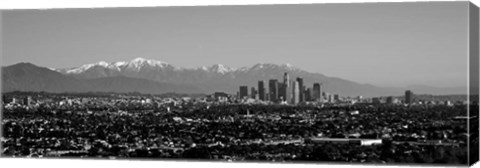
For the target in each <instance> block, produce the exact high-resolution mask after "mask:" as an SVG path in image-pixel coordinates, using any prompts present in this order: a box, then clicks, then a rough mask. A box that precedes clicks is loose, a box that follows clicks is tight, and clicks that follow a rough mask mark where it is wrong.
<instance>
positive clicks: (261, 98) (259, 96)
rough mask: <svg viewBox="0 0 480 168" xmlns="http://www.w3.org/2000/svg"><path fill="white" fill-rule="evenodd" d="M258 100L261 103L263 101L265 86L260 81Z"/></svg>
mask: <svg viewBox="0 0 480 168" xmlns="http://www.w3.org/2000/svg"><path fill="white" fill-rule="evenodd" d="M258 98H259V99H260V100H262V101H265V100H266V99H265V84H264V82H263V80H262V81H258Z"/></svg>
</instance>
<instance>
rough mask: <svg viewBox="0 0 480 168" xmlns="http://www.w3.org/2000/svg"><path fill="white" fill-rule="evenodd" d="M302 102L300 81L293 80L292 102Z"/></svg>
mask: <svg viewBox="0 0 480 168" xmlns="http://www.w3.org/2000/svg"><path fill="white" fill-rule="evenodd" d="M299 102H300V89H299V84H298V81H293V82H292V101H291V103H292V104H298V103H299Z"/></svg>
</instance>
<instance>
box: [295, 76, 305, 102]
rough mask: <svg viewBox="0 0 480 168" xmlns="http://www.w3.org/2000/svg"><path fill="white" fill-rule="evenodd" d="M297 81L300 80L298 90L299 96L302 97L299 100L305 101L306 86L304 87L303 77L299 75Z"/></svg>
mask: <svg viewBox="0 0 480 168" xmlns="http://www.w3.org/2000/svg"><path fill="white" fill-rule="evenodd" d="M297 82H298V90H299V93H300V94H299V96H300V99H299V100H298V101H299V102H303V101H305V94H304V91H305V88H304V87H303V78H300V77H297Z"/></svg>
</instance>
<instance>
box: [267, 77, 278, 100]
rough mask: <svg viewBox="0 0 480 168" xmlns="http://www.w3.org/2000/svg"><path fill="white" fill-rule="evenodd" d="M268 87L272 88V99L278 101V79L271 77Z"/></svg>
mask: <svg viewBox="0 0 480 168" xmlns="http://www.w3.org/2000/svg"><path fill="white" fill-rule="evenodd" d="M268 89H269V90H270V92H269V94H270V101H272V102H276V101H277V100H278V80H276V79H270V81H269V82H268Z"/></svg>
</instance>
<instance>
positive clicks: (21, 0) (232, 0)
mask: <svg viewBox="0 0 480 168" xmlns="http://www.w3.org/2000/svg"><path fill="white" fill-rule="evenodd" d="M417 1H419V0H391V1H385V0H176V1H159V0H135V1H132V0H2V1H1V3H0V9H50V8H95V7H147V6H205V5H255V4H300V3H301V4H309V3H352V2H354V3H361V2H417ZM435 1H465V0H435ZM475 1H477V3H475V4H479V3H478V2H479V1H480V0H473V1H472V2H475ZM477 6H478V5H477Z"/></svg>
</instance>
